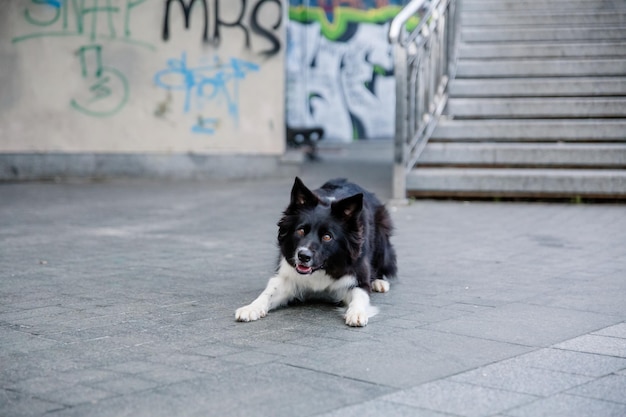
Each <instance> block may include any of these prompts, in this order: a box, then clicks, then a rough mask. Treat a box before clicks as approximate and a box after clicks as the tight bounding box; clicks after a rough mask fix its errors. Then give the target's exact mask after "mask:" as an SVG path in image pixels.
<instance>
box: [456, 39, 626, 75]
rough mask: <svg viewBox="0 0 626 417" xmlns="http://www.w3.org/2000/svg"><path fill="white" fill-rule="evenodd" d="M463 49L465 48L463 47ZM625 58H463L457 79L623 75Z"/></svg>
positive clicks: (625, 64) (457, 72) (458, 67)
mask: <svg viewBox="0 0 626 417" xmlns="http://www.w3.org/2000/svg"><path fill="white" fill-rule="evenodd" d="M461 47H462V46H461ZM624 74H626V58H615V59H605V58H603V59H532V60H530V59H524V60H523V59H505V60H503V59H494V60H488V61H481V60H468V59H461V60H459V62H458V66H457V69H456V76H457V78H470V77H551V76H559V77H569V76H574V77H580V76H623V75H624Z"/></svg>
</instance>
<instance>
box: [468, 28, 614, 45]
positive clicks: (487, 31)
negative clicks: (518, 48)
mask: <svg viewBox="0 0 626 417" xmlns="http://www.w3.org/2000/svg"><path fill="white" fill-rule="evenodd" d="M625 32H626V26H608V27H598V26H593V27H565V28H563V27H557V28H554V27H549V28H530V29H528V28H502V27H496V28H493V27H484V28H483V27H469V28H468V27H465V28H462V29H461V41H463V42H467V43H471V42H511V41H513V42H519V41H522V42H531V41H532V42H537V41H551V42H553V41H568V42H571V41H594V40H595V41H597V40H606V41H609V40H615V41H623V40H624V33H625Z"/></svg>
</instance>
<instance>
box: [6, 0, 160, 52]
mask: <svg viewBox="0 0 626 417" xmlns="http://www.w3.org/2000/svg"><path fill="white" fill-rule="evenodd" d="M145 1H146V0H123V6H115V5H114V4H113V3H117V1H114V0H30V4H29V5H28V6H27V7H26V8H25V9H24V20H25V21H26V22H27V23H29V24H30V25H31V27H33V28H34V29H35V31H33V32H30V33H26V34H22V35H19V36H16V37H14V38H13V39H12V42H13V43H18V42H23V41H26V40H29V39H33V38H44V37H85V38H87V39H88V40H89V41H90V42H95V41H96V40H100V39H102V40H108V41H111V40H118V41H121V42H126V43H129V44H133V45H137V46H141V47H144V48H147V49H150V50H154V46H153V45H151V44H150V43H148V42H144V41H141V40H138V39H134V38H132V36H131V31H130V25H131V15H132V12H133V10H134V9H135V8H136V7H137V6H139V5H141V4H142V3H144V2H145ZM119 28H123V31H122V34H121V35H120V34H119Z"/></svg>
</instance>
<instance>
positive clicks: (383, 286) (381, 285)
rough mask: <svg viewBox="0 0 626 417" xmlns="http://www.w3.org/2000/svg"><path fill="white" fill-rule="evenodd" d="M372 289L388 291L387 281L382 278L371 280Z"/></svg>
mask: <svg viewBox="0 0 626 417" xmlns="http://www.w3.org/2000/svg"><path fill="white" fill-rule="evenodd" d="M372 291H376V292H387V291H389V281H387V280H384V279H375V280H374V281H373V282H372Z"/></svg>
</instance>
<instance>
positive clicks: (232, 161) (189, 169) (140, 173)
mask: <svg viewBox="0 0 626 417" xmlns="http://www.w3.org/2000/svg"><path fill="white" fill-rule="evenodd" d="M298 169H299V164H297V163H291V162H287V161H284V158H283V155H232V154H225V155H216V154H212V155H203V154H195V153H186V154H167V155H166V154H109V153H4V154H0V181H33V180H63V179H76V178H80V179H109V178H159V179H207V178H212V179H235V178H259V177H274V176H282V175H288V174H289V175H291V174H295V173H296V172H297V171H298Z"/></svg>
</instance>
